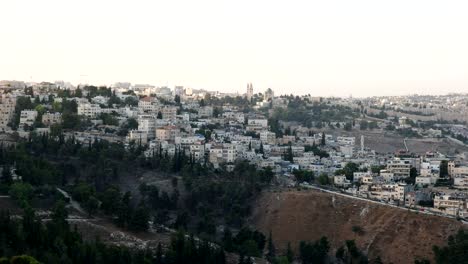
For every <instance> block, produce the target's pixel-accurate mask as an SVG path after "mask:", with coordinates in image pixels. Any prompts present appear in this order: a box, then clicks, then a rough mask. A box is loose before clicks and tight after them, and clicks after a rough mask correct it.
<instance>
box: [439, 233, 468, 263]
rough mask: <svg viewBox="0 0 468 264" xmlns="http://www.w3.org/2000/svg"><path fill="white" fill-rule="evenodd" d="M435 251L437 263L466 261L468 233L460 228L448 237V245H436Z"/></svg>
mask: <svg viewBox="0 0 468 264" xmlns="http://www.w3.org/2000/svg"><path fill="white" fill-rule="evenodd" d="M432 250H433V252H434V255H435V261H436V263H437V264H450V263H466V260H467V259H468V233H467V232H465V231H464V230H459V231H458V233H457V234H456V235H455V236H453V235H451V236H449V237H448V243H447V246H444V247H439V246H434V247H433V249H432Z"/></svg>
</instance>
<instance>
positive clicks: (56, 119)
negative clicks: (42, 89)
mask: <svg viewBox="0 0 468 264" xmlns="http://www.w3.org/2000/svg"><path fill="white" fill-rule="evenodd" d="M42 123H43V124H44V125H46V126H50V125H54V124H60V123H62V114H61V113H59V112H56V113H50V112H46V113H44V114H43V115H42Z"/></svg>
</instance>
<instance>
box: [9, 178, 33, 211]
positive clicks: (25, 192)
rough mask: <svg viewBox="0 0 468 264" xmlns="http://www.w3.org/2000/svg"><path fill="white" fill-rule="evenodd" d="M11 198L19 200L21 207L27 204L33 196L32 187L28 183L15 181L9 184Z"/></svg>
mask: <svg viewBox="0 0 468 264" xmlns="http://www.w3.org/2000/svg"><path fill="white" fill-rule="evenodd" d="M9 194H10V195H11V198H13V199H15V200H17V201H19V202H20V204H21V206H22V207H25V206H26V205H27V204H29V201H30V200H31V198H32V196H33V187H32V185H31V184H29V183H22V182H16V183H13V184H12V185H11V186H10V192H9Z"/></svg>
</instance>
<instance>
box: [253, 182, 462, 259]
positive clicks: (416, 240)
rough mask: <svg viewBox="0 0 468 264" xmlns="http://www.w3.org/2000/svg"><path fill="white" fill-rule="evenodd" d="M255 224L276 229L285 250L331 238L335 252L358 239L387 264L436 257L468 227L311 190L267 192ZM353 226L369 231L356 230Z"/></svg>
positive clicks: (364, 248)
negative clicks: (450, 238) (448, 240)
mask: <svg viewBox="0 0 468 264" xmlns="http://www.w3.org/2000/svg"><path fill="white" fill-rule="evenodd" d="M251 224H252V225H254V226H256V227H257V228H259V229H260V230H261V231H262V232H264V233H265V234H268V233H269V232H270V230H271V232H272V235H273V239H274V241H275V245H276V246H277V247H278V248H279V249H280V250H281V251H284V250H285V249H286V246H287V243H288V241H290V242H291V244H292V246H293V248H294V249H297V246H298V243H299V241H301V240H316V239H319V238H320V237H321V236H327V237H328V238H329V240H330V241H331V244H332V251H331V252H330V253H331V255H334V253H335V249H336V248H338V247H339V246H341V245H342V244H343V243H344V241H345V240H349V239H355V240H356V244H357V245H358V247H359V248H360V249H361V250H362V251H364V252H367V254H368V256H369V259H373V258H375V257H377V256H380V257H381V258H382V260H383V262H384V263H413V262H414V258H415V257H421V258H428V259H432V258H433V256H432V246H433V245H441V244H443V243H444V242H445V241H446V238H447V237H448V236H449V235H450V234H453V233H454V232H456V231H457V230H458V229H460V228H464V227H463V224H462V223H460V222H458V221H456V220H451V219H447V218H443V217H438V216H429V215H424V214H417V213H411V212H408V211H405V210H402V209H398V208H391V207H387V206H383V205H378V204H373V203H368V202H365V201H359V200H355V199H350V198H345V197H341V196H334V195H331V194H327V193H320V192H318V191H309V190H308V191H296V190H294V191H282V192H265V193H264V194H263V195H262V196H261V197H260V198H259V199H258V200H257V201H256V203H255V206H254V209H253V214H252V218H251ZM353 226H359V227H361V228H362V229H363V232H362V233H361V234H357V233H356V232H353V230H352V229H353Z"/></svg>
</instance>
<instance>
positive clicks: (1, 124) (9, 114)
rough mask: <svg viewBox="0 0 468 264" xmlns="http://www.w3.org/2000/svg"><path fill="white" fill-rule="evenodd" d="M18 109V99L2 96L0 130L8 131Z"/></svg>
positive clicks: (0, 102)
mask: <svg viewBox="0 0 468 264" xmlns="http://www.w3.org/2000/svg"><path fill="white" fill-rule="evenodd" d="M15 107H16V97H14V96H12V95H5V94H2V96H1V97H0V130H6V129H7V127H8V124H9V123H10V122H11V121H12V120H13V116H14V114H15Z"/></svg>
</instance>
